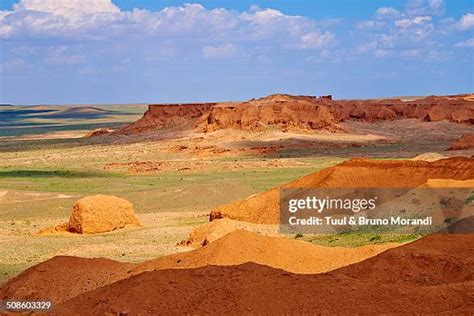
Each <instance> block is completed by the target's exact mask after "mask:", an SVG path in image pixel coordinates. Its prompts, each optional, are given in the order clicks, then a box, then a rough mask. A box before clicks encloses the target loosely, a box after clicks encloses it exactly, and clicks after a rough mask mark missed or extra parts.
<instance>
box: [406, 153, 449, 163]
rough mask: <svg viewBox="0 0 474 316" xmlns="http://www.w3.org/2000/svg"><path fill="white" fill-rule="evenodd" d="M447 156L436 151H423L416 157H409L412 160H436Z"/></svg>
mask: <svg viewBox="0 0 474 316" xmlns="http://www.w3.org/2000/svg"><path fill="white" fill-rule="evenodd" d="M445 158H447V157H446V156H443V155H441V154H438V153H423V154H420V155H418V156H416V157H413V158H411V159H410V160H413V161H420V160H421V161H430V162H431V161H436V160H441V159H445Z"/></svg>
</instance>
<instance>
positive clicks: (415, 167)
mask: <svg viewBox="0 0 474 316" xmlns="http://www.w3.org/2000/svg"><path fill="white" fill-rule="evenodd" d="M428 179H454V180H468V179H474V159H473V158H464V157H456V158H448V159H441V160H437V161H433V162H428V161H410V160H403V161H400V160H369V159H352V160H349V161H346V162H343V163H341V164H338V165H336V166H333V167H330V168H326V169H324V170H321V171H318V172H315V173H313V174H310V175H307V176H305V177H302V178H300V179H298V180H295V181H293V182H290V183H288V184H285V185H283V187H284V188H415V187H418V186H420V185H423V184H424V183H426V182H427V180H428ZM279 194H280V189H279V188H275V189H272V190H270V191H267V192H264V193H261V194H258V195H254V196H251V197H249V198H247V199H244V200H240V201H237V202H234V203H231V204H228V205H224V206H221V207H218V208H216V209H214V210H213V211H212V212H211V214H210V220H214V219H217V218H222V217H225V218H230V219H234V220H239V221H246V222H251V223H258V224H278V222H279V218H280V217H279V216H280V213H279V212H280V209H279V207H280V206H279Z"/></svg>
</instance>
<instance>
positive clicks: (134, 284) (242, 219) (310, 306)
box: [0, 94, 474, 315]
mask: <svg viewBox="0 0 474 316" xmlns="http://www.w3.org/2000/svg"><path fill="white" fill-rule="evenodd" d="M2 117H5V118H8V119H5V120H4V121H3V122H2V125H0V300H7V299H16V300H52V301H53V303H54V309H53V310H51V313H52V314H58V315H70V314H75V315H81V314H83V315H90V314H106V313H114V314H143V313H145V312H148V313H155V314H170V313H171V314H172V313H176V311H179V313H181V314H182V313H189V314H196V313H197V314H210V313H218V314H224V313H226V314H228V313H231V314H236V313H239V314H242V313H247V314H274V313H290V312H291V313H304V314H307V313H315V312H316V313H321V314H323V313H324V314H334V313H349V312H354V313H357V312H359V311H361V310H363V311H366V312H367V313H372V314H377V313H393V314H394V313H414V314H420V313H422V314H425V313H455V314H469V313H473V312H474V305H473V302H474V299H473V297H472V293H473V291H474V279H473V271H472V270H473V267H474V265H473V262H472V260H473V259H472V258H473V256H474V237H473V235H471V234H470V233H471V231H469V229H466V228H469V227H471V226H472V225H471V224H472V221H471V219H470V217H466V218H464V219H462V220H461V221H460V222H458V223H457V226H456V227H454V228H452V229H451V230H450V232H453V231H454V232H455V233H453V234H446V233H434V234H432V235H424V234H421V233H419V234H418V233H410V234H378V233H377V232H370V233H343V234H330V235H328V234H326V235H317V234H315V235H307V234H305V235H301V234H298V235H290V234H282V233H281V232H280V231H279V229H278V223H279V210H280V209H279V190H280V188H348V187H361V188H374V187H376V188H418V187H427V186H428V187H429V186H431V187H442V188H443V187H445V188H453V187H461V188H467V189H474V188H473V180H474V158H473V155H474V143H473V135H474V125H473V124H474V101H473V97H472V94H465V95H454V96H429V97H419V98H410V99H408V100H402V99H400V98H392V99H377V100H332V98H329V97H312V96H291V95H284V94H276V95H271V96H267V97H262V98H259V99H252V100H249V101H242V102H240V101H239V102H223V103H196V104H151V105H143V104H134V105H131V104H130V105H93V106H73V105H68V106H66V105H64V106H49V105H38V106H29V107H26V106H13V105H5V106H0V118H2ZM109 196H113V197H116V198H117V199H118V200H114V199H115V198H111V197H109ZM124 200H125V201H124ZM471 202H472V200H466V205H468V204H469V203H471ZM469 205H470V204H469ZM469 205H468V206H469ZM88 216H89V217H88ZM157 289H159V290H157ZM269 289H271V290H269ZM343 297H344V299H345V300H346V301H345V303H344V304H339V303H340V302H341V300H342V298H343ZM368 298H370V300H369V299H368ZM374 302H377V304H374Z"/></svg>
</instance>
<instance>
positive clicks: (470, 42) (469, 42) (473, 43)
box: [454, 38, 474, 48]
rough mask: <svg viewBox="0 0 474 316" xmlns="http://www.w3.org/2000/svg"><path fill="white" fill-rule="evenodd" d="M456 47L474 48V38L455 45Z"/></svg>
mask: <svg viewBox="0 0 474 316" xmlns="http://www.w3.org/2000/svg"><path fill="white" fill-rule="evenodd" d="M454 47H458V48H464V47H474V38H470V39H468V40H465V41H462V42H458V43H456V44H455V45H454Z"/></svg>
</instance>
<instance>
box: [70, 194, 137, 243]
mask: <svg viewBox="0 0 474 316" xmlns="http://www.w3.org/2000/svg"><path fill="white" fill-rule="evenodd" d="M126 225H140V223H139V221H138V219H137V218H136V217H135V212H134V210H133V205H132V203H130V202H128V201H127V200H124V199H121V198H118V197H116V196H111V195H93V196H87V197H85V198H82V199H80V200H79V201H77V202H76V203H75V204H74V208H73V210H72V214H71V216H70V217H69V222H68V225H67V230H68V231H70V232H73V233H80V234H96V233H103V232H109V231H113V230H116V229H119V228H123V227H125V226H126Z"/></svg>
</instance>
